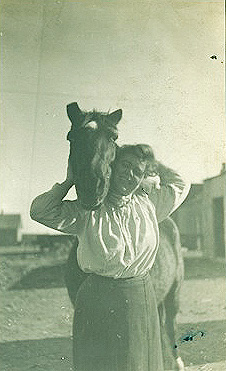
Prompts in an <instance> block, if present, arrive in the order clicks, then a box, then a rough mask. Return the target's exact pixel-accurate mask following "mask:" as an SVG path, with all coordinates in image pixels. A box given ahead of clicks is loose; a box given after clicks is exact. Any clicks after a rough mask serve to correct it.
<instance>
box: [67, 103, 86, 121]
mask: <svg viewBox="0 0 226 371" xmlns="http://www.w3.org/2000/svg"><path fill="white" fill-rule="evenodd" d="M67 115H68V117H69V119H70V121H71V123H72V125H75V124H76V125H78V124H79V123H80V122H81V121H82V116H83V113H82V111H81V110H80V108H79V106H78V103H77V102H73V103H70V104H68V105H67Z"/></svg>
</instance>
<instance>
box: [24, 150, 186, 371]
mask: <svg viewBox="0 0 226 371" xmlns="http://www.w3.org/2000/svg"><path fill="white" fill-rule="evenodd" d="M156 173H157V174H158V176H159V180H160V184H159V187H153V186H152V181H151V180H150V179H151V178H150V176H153V175H156ZM148 177H149V178H148ZM147 179H148V181H147ZM72 185H73V176H72V172H71V168H70V164H69V166H68V171H67V178H66V180H65V181H64V182H63V183H61V184H56V185H55V186H54V187H53V188H52V189H51V190H50V191H48V192H46V193H44V194H42V195H40V196H38V197H37V198H36V199H35V200H34V201H33V203H32V206H31V217H32V219H34V220H36V221H38V222H39V223H42V224H44V225H46V226H48V227H50V228H54V229H57V230H59V231H61V232H65V233H70V234H74V235H77V236H78V239H79V247H78V251H77V259H78V264H79V266H80V268H81V269H82V270H83V271H84V272H86V273H91V274H89V275H88V276H87V278H86V279H85V281H84V282H83V283H82V285H81V287H80V289H79V291H78V294H77V297H76V302H75V316H74V326H73V342H74V343H73V352H74V367H75V370H78V371H91V370H92V371H124V370H125V371H162V370H163V363H162V353H161V344H160V332H159V319H158V313H157V306H156V301H155V295H154V291H153V288H152V284H151V281H150V275H149V274H148V271H149V270H150V269H151V267H152V265H153V263H154V260H155V256H156V253H157V249H158V240H159V233H158V222H160V221H162V220H163V219H164V218H166V217H167V216H168V215H169V214H170V213H172V211H173V210H175V208H176V207H178V206H179V205H180V204H181V202H182V201H183V200H184V198H185V196H186V194H187V189H186V187H185V183H184V182H183V181H182V179H181V178H180V177H179V175H177V174H176V173H175V172H173V171H172V170H170V169H168V168H166V167H165V166H163V165H162V164H160V163H158V162H156V161H155V157H154V154H153V151H152V149H151V147H150V146H148V145H134V146H123V147H121V148H119V149H118V150H117V155H116V159H115V161H114V164H113V166H112V176H111V186H110V190H109V192H108V195H107V197H106V199H105V201H104V203H103V204H102V205H101V206H100V207H99V209H97V210H93V211H87V210H84V209H82V208H81V206H80V205H79V202H78V201H77V200H75V201H65V200H64V201H63V198H64V197H65V196H66V194H67V192H68V190H69V189H70V188H71V187H72Z"/></svg>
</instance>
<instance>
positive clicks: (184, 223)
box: [173, 164, 226, 258]
mask: <svg viewBox="0 0 226 371" xmlns="http://www.w3.org/2000/svg"><path fill="white" fill-rule="evenodd" d="M225 214H226V167H225V164H223V166H222V170H221V173H220V174H219V175H217V176H215V177H212V178H208V179H205V180H204V182H203V183H202V184H193V185H192V187H191V190H190V192H189V195H188V197H187V198H186V200H185V201H184V203H183V204H182V205H181V206H180V207H179V209H177V210H176V211H175V213H174V214H173V219H174V220H175V222H176V223H177V225H178V227H179V230H180V234H181V242H182V246H184V247H187V248H188V249H189V250H199V251H201V252H202V253H203V255H205V256H207V257H210V258H211V257H221V258H222V257H225V249H226V247H225V241H226V229H225V220H226V215H225Z"/></svg>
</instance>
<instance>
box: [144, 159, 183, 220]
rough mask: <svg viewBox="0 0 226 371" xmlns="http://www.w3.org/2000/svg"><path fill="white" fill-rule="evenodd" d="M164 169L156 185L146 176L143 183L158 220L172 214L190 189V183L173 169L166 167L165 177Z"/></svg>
mask: <svg viewBox="0 0 226 371" xmlns="http://www.w3.org/2000/svg"><path fill="white" fill-rule="evenodd" d="M161 166H163V165H161ZM166 169H167V168H166V167H164V169H163V170H164V171H163V172H162V174H163V175H164V176H162V178H161V177H160V179H159V182H158V185H157V186H156V183H153V181H152V179H151V178H150V179H149V178H146V179H145V181H144V184H143V190H144V191H145V193H147V194H148V197H149V199H150V200H151V201H152V203H153V204H154V206H155V210H156V216H157V220H158V222H161V221H163V220H164V219H166V218H167V217H168V216H169V215H170V214H172V213H173V212H174V211H175V210H176V209H177V208H178V207H179V206H180V205H181V204H182V202H183V201H184V200H185V198H186V197H187V195H188V193H189V190H190V183H189V182H188V181H185V180H183V179H182V177H181V176H180V175H178V174H177V173H175V172H174V171H173V170H171V169H167V171H169V173H167V177H166V176H165V173H166ZM161 170H162V169H161Z"/></svg>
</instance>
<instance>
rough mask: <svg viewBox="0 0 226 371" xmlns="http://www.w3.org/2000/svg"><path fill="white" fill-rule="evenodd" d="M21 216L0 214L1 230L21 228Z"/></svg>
mask: <svg viewBox="0 0 226 371" xmlns="http://www.w3.org/2000/svg"><path fill="white" fill-rule="evenodd" d="M21 225H22V222H21V215H20V214H0V229H11V228H12V229H14V228H19V227H21Z"/></svg>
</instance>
